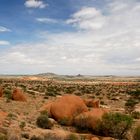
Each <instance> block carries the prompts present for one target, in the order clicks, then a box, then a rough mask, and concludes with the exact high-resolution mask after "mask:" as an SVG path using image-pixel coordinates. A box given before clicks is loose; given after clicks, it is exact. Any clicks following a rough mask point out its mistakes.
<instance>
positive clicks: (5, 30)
mask: <svg viewBox="0 0 140 140" xmlns="http://www.w3.org/2000/svg"><path fill="white" fill-rule="evenodd" d="M10 31H11V30H10V29H8V28H6V27H3V26H0V32H10Z"/></svg>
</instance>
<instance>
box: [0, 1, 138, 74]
mask: <svg viewBox="0 0 140 140" xmlns="http://www.w3.org/2000/svg"><path fill="white" fill-rule="evenodd" d="M44 72H45V73H46V72H53V73H57V74H79V73H80V74H92V75H140V0H0V74H35V73H44Z"/></svg>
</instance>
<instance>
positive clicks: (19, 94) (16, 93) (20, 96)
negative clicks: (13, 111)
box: [12, 88, 27, 102]
mask: <svg viewBox="0 0 140 140" xmlns="http://www.w3.org/2000/svg"><path fill="white" fill-rule="evenodd" d="M12 99H13V100H15V101H22V102H26V101H27V98H26V96H25V95H24V93H23V91H22V90H21V89H20V88H15V89H14V90H13V93H12Z"/></svg>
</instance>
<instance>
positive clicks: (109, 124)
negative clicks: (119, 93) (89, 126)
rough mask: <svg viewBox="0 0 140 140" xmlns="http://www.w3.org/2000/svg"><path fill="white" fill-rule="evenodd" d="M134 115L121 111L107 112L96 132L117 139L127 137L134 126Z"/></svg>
mask: <svg viewBox="0 0 140 140" xmlns="http://www.w3.org/2000/svg"><path fill="white" fill-rule="evenodd" d="M132 122H133V119H132V117H130V116H128V115H125V114H121V113H107V114H105V115H104V116H103V118H102V121H101V122H100V123H99V124H98V126H97V128H96V129H95V131H96V133H98V134H101V135H103V136H110V137H114V138H117V139H123V138H125V136H126V134H127V132H128V130H129V129H130V128H131V126H132Z"/></svg>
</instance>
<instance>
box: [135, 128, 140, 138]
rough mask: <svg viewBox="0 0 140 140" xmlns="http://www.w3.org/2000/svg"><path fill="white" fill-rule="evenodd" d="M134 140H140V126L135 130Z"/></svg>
mask: <svg viewBox="0 0 140 140" xmlns="http://www.w3.org/2000/svg"><path fill="white" fill-rule="evenodd" d="M134 140H140V125H139V126H137V127H136V128H135V130H134Z"/></svg>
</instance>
